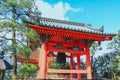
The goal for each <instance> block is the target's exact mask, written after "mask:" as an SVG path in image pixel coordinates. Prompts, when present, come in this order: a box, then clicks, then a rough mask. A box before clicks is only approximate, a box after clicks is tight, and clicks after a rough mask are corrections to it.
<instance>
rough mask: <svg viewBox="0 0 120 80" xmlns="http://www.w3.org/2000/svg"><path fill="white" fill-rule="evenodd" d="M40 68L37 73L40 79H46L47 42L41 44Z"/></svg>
mask: <svg viewBox="0 0 120 80" xmlns="http://www.w3.org/2000/svg"><path fill="white" fill-rule="evenodd" d="M38 66H39V70H38V73H37V77H38V79H46V72H47V50H46V43H44V44H43V45H42V46H41V50H40V54H39V63H38Z"/></svg>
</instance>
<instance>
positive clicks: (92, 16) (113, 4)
mask: <svg viewBox="0 0 120 80" xmlns="http://www.w3.org/2000/svg"><path fill="white" fill-rule="evenodd" d="M36 5H37V6H38V9H39V10H40V11H41V12H42V16H43V17H48V18H55V19H60V20H68V21H72V22H79V23H87V24H91V25H92V27H94V28H100V27H101V26H103V25H104V32H105V33H117V31H118V30H120V27H119V26H120V0H36Z"/></svg>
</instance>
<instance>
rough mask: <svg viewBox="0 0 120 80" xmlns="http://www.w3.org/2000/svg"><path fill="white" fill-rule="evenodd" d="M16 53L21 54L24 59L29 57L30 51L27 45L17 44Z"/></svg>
mask: <svg viewBox="0 0 120 80" xmlns="http://www.w3.org/2000/svg"><path fill="white" fill-rule="evenodd" d="M18 53H19V54H23V55H24V57H25V59H29V57H30V55H31V53H32V51H31V49H30V48H29V47H28V46H24V47H23V46H18Z"/></svg>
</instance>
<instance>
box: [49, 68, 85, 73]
mask: <svg viewBox="0 0 120 80" xmlns="http://www.w3.org/2000/svg"><path fill="white" fill-rule="evenodd" d="M47 72H48V73H87V70H66V69H65V70H64V69H47Z"/></svg>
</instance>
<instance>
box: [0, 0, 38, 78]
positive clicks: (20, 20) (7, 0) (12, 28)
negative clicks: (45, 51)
mask: <svg viewBox="0 0 120 80" xmlns="http://www.w3.org/2000/svg"><path fill="white" fill-rule="evenodd" d="M39 19H40V12H39V11H38V9H37V7H36V6H35V3H34V0H0V31H1V32H5V34H4V35H1V34H0V37H1V38H3V40H8V41H9V42H8V44H7V45H6V46H5V47H6V51H8V52H12V55H13V65H14V66H15V67H13V68H14V69H13V70H14V71H13V74H14V75H15V76H16V74H17V69H16V68H17V66H16V65H17V61H15V60H17V59H16V58H17V57H16V56H17V53H21V54H24V56H25V58H27V59H28V58H29V56H30V54H31V50H30V49H29V47H27V46H28V45H27V41H30V40H33V41H34V38H36V37H37V36H38V35H37V34H36V33H35V31H33V30H31V29H29V28H28V23H25V22H24V21H25V20H32V21H33V24H36V22H37V23H38V22H39V21H38V20H39ZM8 33H12V35H11V37H10V34H9V37H7V36H6V35H7V34H8ZM18 37H19V39H18ZM23 39H24V40H26V44H25V43H24V42H23ZM3 40H1V41H3ZM11 42H12V43H11ZM4 44H6V43H4ZM26 65H27V64H26ZM13 80H16V79H13Z"/></svg>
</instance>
